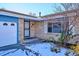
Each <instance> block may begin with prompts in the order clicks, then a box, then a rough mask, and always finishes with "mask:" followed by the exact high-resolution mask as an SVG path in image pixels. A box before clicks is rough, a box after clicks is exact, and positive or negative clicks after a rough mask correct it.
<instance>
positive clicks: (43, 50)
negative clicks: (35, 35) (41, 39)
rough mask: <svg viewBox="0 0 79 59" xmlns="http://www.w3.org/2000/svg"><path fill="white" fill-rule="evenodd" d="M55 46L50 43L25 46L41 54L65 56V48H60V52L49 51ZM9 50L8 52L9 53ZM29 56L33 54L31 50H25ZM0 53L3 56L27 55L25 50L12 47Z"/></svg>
mask: <svg viewBox="0 0 79 59" xmlns="http://www.w3.org/2000/svg"><path fill="white" fill-rule="evenodd" d="M54 46H56V45H55V44H50V43H39V44H29V45H26V46H25V47H26V48H29V49H31V50H33V51H35V52H38V53H39V54H40V55H41V56H65V55H64V53H65V52H66V51H67V49H66V48H63V47H62V48H61V52H59V53H56V52H51V50H50V48H51V47H54ZM9 52H10V53H9ZM27 53H28V55H29V56H35V55H34V54H33V53H32V52H29V51H27ZM0 55H3V56H4V55H5V56H27V55H26V53H25V51H23V50H21V49H18V50H17V49H12V50H8V51H0Z"/></svg>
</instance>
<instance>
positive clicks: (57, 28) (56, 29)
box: [53, 23, 61, 33]
mask: <svg viewBox="0 0 79 59" xmlns="http://www.w3.org/2000/svg"><path fill="white" fill-rule="evenodd" d="M53 32H54V33H61V23H53Z"/></svg>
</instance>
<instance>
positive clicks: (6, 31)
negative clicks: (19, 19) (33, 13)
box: [0, 22, 17, 47]
mask: <svg viewBox="0 0 79 59" xmlns="http://www.w3.org/2000/svg"><path fill="white" fill-rule="evenodd" d="M14 43H17V24H16V22H0V47H2V46H6V45H10V44H14Z"/></svg>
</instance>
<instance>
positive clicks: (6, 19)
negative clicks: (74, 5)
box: [0, 9, 79, 47]
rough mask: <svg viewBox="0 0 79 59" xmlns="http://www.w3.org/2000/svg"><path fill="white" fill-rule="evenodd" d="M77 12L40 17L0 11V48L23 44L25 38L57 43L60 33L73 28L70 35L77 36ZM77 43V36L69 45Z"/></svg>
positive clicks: (78, 37)
mask: <svg viewBox="0 0 79 59" xmlns="http://www.w3.org/2000/svg"><path fill="white" fill-rule="evenodd" d="M78 22H79V10H71V11H65V12H61V13H56V14H50V15H46V16H42V17H36V16H31V15H26V14H22V13H18V12H13V11H9V10H5V9H0V42H1V43H0V47H1V46H5V45H9V44H14V43H24V41H25V40H27V38H30V37H37V38H40V39H44V40H49V39H50V40H52V39H54V40H55V41H58V40H59V38H60V35H61V32H62V31H65V30H66V28H67V27H69V28H70V27H72V26H74V27H73V29H72V31H71V33H72V34H73V35H75V34H77V35H78V34H79V23H78ZM76 41H79V36H77V38H74V39H73V40H70V41H69V42H70V43H72V42H73V43H74V42H76Z"/></svg>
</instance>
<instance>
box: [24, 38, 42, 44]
mask: <svg viewBox="0 0 79 59" xmlns="http://www.w3.org/2000/svg"><path fill="white" fill-rule="evenodd" d="M42 42H43V40H41V39H38V38H30V39H26V40H25V43H26V44H37V43H42Z"/></svg>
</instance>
